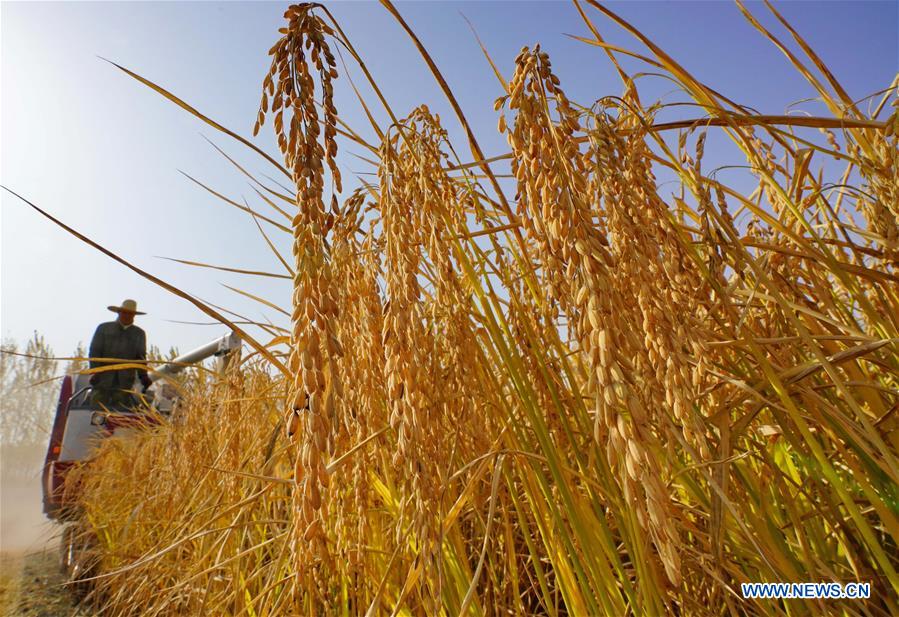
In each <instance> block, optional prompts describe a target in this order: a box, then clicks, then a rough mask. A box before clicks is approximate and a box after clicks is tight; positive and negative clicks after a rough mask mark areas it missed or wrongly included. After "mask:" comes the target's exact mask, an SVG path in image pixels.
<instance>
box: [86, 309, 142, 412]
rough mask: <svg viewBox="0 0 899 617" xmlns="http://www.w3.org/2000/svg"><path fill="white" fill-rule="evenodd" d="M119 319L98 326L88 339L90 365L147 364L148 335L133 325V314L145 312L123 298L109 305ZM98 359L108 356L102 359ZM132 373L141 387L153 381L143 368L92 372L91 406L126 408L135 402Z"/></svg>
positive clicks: (94, 366)
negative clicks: (119, 304) (118, 303)
mask: <svg viewBox="0 0 899 617" xmlns="http://www.w3.org/2000/svg"><path fill="white" fill-rule="evenodd" d="M107 308H108V309H109V310H110V311H112V312H113V313H118V315H119V318H118V319H116V320H115V321H108V322H106V323H101V324H100V325H99V326H97V331H96V332H94V338H93V339H91V348H90V352H89V353H90V368H100V367H103V366H109V365H114V364H141V365H143V366H144V367H146V360H147V335H146V334H145V333H144V331H143V330H141V329H140V328H138V327H137V326H135V325H134V316H135V315H146V313H142V312H141V311H138V310H137V302H135V301H134V300H125V301H124V302H122V305H121V306H108V307H107ZM99 358H108V359H109V360H107V361H103V360H99ZM135 376H136V377H137V378H138V379H140V382H141V384H143V386H144V390H146V389H147V388H149V387H150V384H151V383H152V382H151V381H150V377H149V375H147V369H146V368H121V369H117V370H109V371H103V372H100V373H93V374H92V375H91V378H90V383H91V386H93V392H92V394H91V406H92V407H94V408H98V409H99V408H101V407H106V408H107V409H127V408H131V407H133V406H134V405H135V403H136V398H135V397H134V394H133V389H134V379H135Z"/></svg>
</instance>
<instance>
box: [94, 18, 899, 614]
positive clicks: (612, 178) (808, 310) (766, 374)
mask: <svg viewBox="0 0 899 617" xmlns="http://www.w3.org/2000/svg"><path fill="white" fill-rule="evenodd" d="M382 4H383V5H384V7H385V8H386V10H388V11H390V12H391V13H392V14H393V15H394V16H395V17H396V19H397V21H398V24H399V26H400V27H402V28H403V29H405V30H406V31H407V32H408V34H409V35H410V36H411V37H412V38H413V40H414V42H415V43H416V45H417V47H418V49H419V50H420V51H421V53H422V57H423V61H425V62H426V63H427V64H428V65H429V67H430V68H431V70H432V71H433V73H434V76H435V78H436V79H437V81H438V83H439V84H440V86H441V88H442V89H443V90H444V92H445V94H446V96H447V97H448V98H449V100H450V102H451V105H452V107H453V109H454V110H455V111H456V113H457V117H456V118H454V119H452V120H451V121H452V122H457V121H458V122H461V124H462V125H463V127H464V128H465V133H466V135H467V139H468V143H467V144H452V143H450V140H449V138H448V135H447V131H446V124H445V123H446V122H447V119H445V118H438V117H437V116H436V115H435V114H433V113H431V111H430V110H429V108H428V107H427V106H426V105H424V104H422V105H421V106H419V107H417V108H415V109H412V110H406V111H404V112H403V113H398V112H395V110H393V109H391V108H390V106H389V102H388V94H389V93H383V92H382V91H381V90H380V88H378V86H377V83H376V82H375V81H374V79H373V78H372V76H371V74H370V72H369V71H368V69H367V68H366V67H365V65H364V64H363V62H362V59H361V58H360V57H359V55H358V54H357V53H356V51H355V49H354V47H353V45H352V42H351V41H350V40H349V39H348V38H347V36H346V35H345V33H344V32H343V31H342V30H341V28H340V25H339V24H338V23H336V22H335V21H334V19H333V17H332V16H331V14H330V13H329V11H328V10H327V8H326V7H324V6H321V5H318V4H299V5H294V6H291V7H290V8H289V10H288V11H287V12H286V13H285V15H284V17H285V24H284V27H283V28H282V29H281V30H280V31H279V38H277V40H276V41H275V44H274V46H273V47H272V49H271V51H270V55H271V57H272V63H271V69H270V71H269V72H268V73H267V74H266V75H265V76H264V79H263V86H262V97H261V103H260V109H259V114H258V117H257V118H256V126H255V131H260V130H267V129H266V127H267V126H268V125H269V124H271V125H273V128H274V131H275V134H276V137H277V142H278V145H279V149H280V157H281V159H282V160H283V163H281V162H278V161H277V160H276V158H275V157H274V156H273V155H271V154H267V153H262V152H261V151H259V150H258V149H257V151H258V152H260V154H264V155H265V157H266V158H267V160H268V161H269V163H270V164H271V165H272V166H273V168H274V169H275V170H276V173H281V174H283V175H284V177H285V178H288V179H289V182H290V189H291V190H290V193H289V194H287V193H285V192H284V191H283V190H281V189H279V188H278V187H276V186H274V185H271V184H267V183H265V182H260V185H261V186H265V192H264V193H263V192H262V191H260V195H261V196H262V197H263V198H264V201H265V202H267V204H268V205H269V206H271V209H272V212H273V213H272V214H271V216H272V217H275V218H274V219H268V220H273V221H274V222H275V223H276V224H277V226H278V227H277V229H280V230H281V231H283V233H286V234H287V236H288V237H289V242H290V246H292V253H293V254H292V256H288V257H287V258H285V257H284V256H282V255H281V254H280V253H278V252H277V248H276V246H277V243H275V242H269V245H270V246H271V247H272V249H273V251H275V253H276V254H277V257H278V259H279V261H280V263H281V264H282V266H283V269H284V271H283V276H285V277H286V278H288V279H289V280H290V284H291V285H292V289H293V303H292V305H291V306H286V307H278V308H280V309H282V310H283V311H285V312H286V314H287V315H288V316H289V326H288V327H284V328H281V327H278V326H274V325H271V324H258V325H259V326H260V328H261V329H262V330H263V331H266V332H268V333H269V336H270V340H261V339H260V340H257V339H256V338H252V337H249V338H250V343H251V346H252V347H253V348H254V349H255V352H254V353H253V354H251V355H250V356H249V357H248V358H246V359H245V360H244V362H243V363H242V364H241V365H240V366H239V367H232V368H231V369H230V370H229V371H228V373H227V374H226V375H224V376H223V377H222V378H220V379H218V380H210V379H200V378H197V379H196V380H195V383H193V384H192V387H189V388H186V391H187V394H186V398H185V400H184V401H183V403H182V417H183V418H189V421H178V420H177V419H176V420H175V421H173V422H171V423H169V424H167V425H164V426H162V427H159V428H156V429H152V430H149V431H147V432H145V433H144V434H142V435H141V436H140V437H138V438H135V439H132V440H128V441H124V440H111V441H109V442H107V443H104V444H103V446H102V447H101V449H100V451H99V452H98V455H97V457H96V459H95V460H94V461H93V463H92V464H90V465H88V466H86V467H85V468H84V469H82V470H81V474H80V481H81V483H82V486H83V491H84V493H83V499H82V505H83V519H82V526H83V528H84V529H85V530H86V532H90V533H94V534H96V537H97V555H96V557H97V560H98V565H97V570H96V572H97V578H96V579H95V580H94V581H93V582H94V591H93V593H92V601H93V602H94V603H95V606H96V607H97V609H98V610H101V611H102V614H104V615H131V614H134V613H136V612H139V613H140V614H142V615H234V616H238V615H240V616H250V617H261V616H263V615H270V616H274V615H501V614H503V615H534V614H540V615H664V614H672V615H807V614H825V613H826V614H843V615H878V616H880V615H883V616H886V615H896V614H899V574H897V568H899V548H897V540H899V485H897V479H899V464H897V455H899V414H897V409H899V347H897V343H899V284H897V283H899V272H897V266H899V225H897V220H899V150H897V137H896V134H897V129H899V116H897V112H896V107H897V103H896V101H897V98H896V88H897V85H899V82H897V81H895V80H894V81H893V83H891V84H884V88H885V89H884V90H883V92H881V93H879V94H878V95H876V96H875V97H874V98H872V99H870V100H869V101H867V102H869V103H870V105H867V107H868V108H869V110H868V112H867V113H865V112H864V108H865V107H866V105H864V104H862V103H861V102H859V101H854V100H852V99H851V98H850V97H849V95H848V94H847V93H846V92H845V91H844V89H843V88H842V87H841V86H840V84H839V82H838V81H837V78H836V76H834V75H832V74H831V73H830V72H829V71H828V70H827V68H826V67H825V66H824V64H823V63H822V62H821V60H820V59H819V57H818V56H817V55H816V54H815V52H814V51H813V50H812V49H811V48H810V47H809V46H808V45H807V44H806V43H805V42H804V41H803V39H802V38H801V37H800V35H799V34H798V33H797V32H796V31H795V30H793V29H792V28H791V27H790V26H789V24H787V22H786V21H784V20H783V19H782V18H781V16H780V15H779V14H778V13H777V11H776V9H775V8H774V7H772V6H768V7H767V8H768V10H770V11H771V12H772V14H773V15H774V16H775V17H776V18H777V19H778V20H779V21H780V22H781V24H782V25H783V26H784V27H785V28H786V29H787V31H788V32H789V33H790V35H791V36H792V37H793V39H794V43H795V45H797V46H798V47H799V48H800V49H801V50H802V53H803V54H804V56H802V57H800V56H798V55H795V54H793V53H791V52H789V51H788V46H787V45H786V44H785V42H784V41H781V40H780V39H779V38H778V37H777V35H776V34H774V33H773V32H771V31H768V30H766V29H765V28H764V27H763V26H762V25H761V23H760V22H759V21H758V20H757V18H756V17H755V16H754V15H753V13H752V12H751V11H750V10H749V9H748V8H746V7H744V6H743V5H742V4H738V6H739V8H740V10H741V11H742V12H743V14H744V15H745V17H746V19H747V20H749V22H750V23H752V24H753V25H754V26H755V27H756V28H758V29H759V30H760V32H761V34H762V35H763V36H764V37H766V38H768V39H770V41H771V42H773V43H774V44H775V45H777V46H779V47H780V48H781V49H783V50H784V51H785V53H787V56H788V59H789V61H790V62H791V63H793V65H795V67H796V70H797V71H799V72H800V73H801V74H802V75H803V76H804V77H805V78H806V79H807V80H808V82H809V84H810V85H811V86H812V87H813V88H814V89H815V91H816V93H817V96H818V97H819V98H820V100H821V101H823V102H824V104H825V105H826V106H827V108H828V109H829V111H830V113H831V114H832V115H831V116H830V117H806V116H783V117H781V116H760V115H758V114H756V113H754V112H752V111H751V110H749V109H747V108H745V107H743V106H741V105H740V104H738V103H736V102H733V101H731V100H729V99H727V98H726V97H724V96H723V95H722V94H720V93H718V92H717V91H715V90H714V89H713V88H712V87H711V86H708V85H706V84H703V83H701V82H700V81H698V80H697V79H695V78H694V77H693V76H692V75H691V74H690V73H689V72H688V70H687V68H685V67H683V66H681V65H680V64H678V63H677V62H676V60H674V59H673V58H671V57H669V56H668V55H667V54H666V53H665V52H664V51H663V50H661V49H659V48H658V47H657V46H656V45H655V44H654V43H653V42H652V41H651V40H648V39H647V38H646V37H644V36H643V35H642V34H641V33H640V32H639V31H638V30H637V29H636V28H634V27H633V26H631V25H630V24H628V23H626V22H625V21H624V20H622V19H621V18H620V17H619V16H617V15H616V14H615V13H613V12H612V11H611V10H609V9H608V8H606V7H604V6H602V5H599V4H597V3H595V2H594V1H593V0H585V1H584V2H580V1H576V2H575V6H576V8H577V10H578V11H579V12H580V15H581V16H582V18H583V20H584V23H585V25H586V26H587V28H588V30H589V31H590V32H591V33H592V37H591V38H585V39H583V40H584V43H585V44H590V45H593V46H595V47H596V48H597V51H598V52H600V53H605V54H607V56H608V58H609V59H610V60H611V62H612V63H613V65H614V66H615V67H616V70H617V72H618V74H619V75H620V77H621V79H622V92H621V94H620V95H618V96H606V97H602V98H600V99H598V100H596V101H581V102H576V101H572V100H570V99H569V98H568V97H567V96H566V94H565V84H564V83H561V81H560V79H559V78H558V77H557V76H556V74H555V73H554V71H553V66H552V63H551V59H550V58H549V56H548V55H547V54H546V53H545V52H544V51H542V50H541V48H540V47H539V46H534V47H524V48H522V50H521V52H520V53H519V54H518V56H517V57H516V58H515V59H514V61H513V63H512V64H511V65H504V63H503V62H502V61H498V62H497V61H494V59H491V58H489V57H488V58H487V60H489V61H490V62H491V64H493V65H494V66H495V67H497V77H498V79H499V81H500V83H501V85H502V88H503V91H504V94H503V96H501V97H500V98H499V99H497V100H496V103H495V106H494V107H495V112H496V115H497V121H498V125H497V130H498V131H499V132H500V133H501V134H502V135H503V136H504V137H505V138H506V140H507V142H508V147H509V149H508V151H507V152H505V153H500V154H499V155H497V156H491V157H488V156H487V155H486V154H485V153H484V152H483V151H482V150H481V147H480V145H479V144H478V141H477V138H476V136H475V135H474V134H473V132H472V131H471V129H470V128H469V125H468V123H467V121H466V118H465V116H464V114H463V112H462V110H461V108H460V107H459V105H458V104H457V103H456V101H455V98H454V97H453V94H452V92H451V90H450V88H449V86H448V85H447V83H446V81H445V80H444V79H443V77H442V76H441V74H440V72H439V69H438V67H437V66H436V64H435V63H434V61H433V60H432V59H431V58H430V56H428V54H427V52H426V51H425V48H424V45H423V44H422V43H421V42H420V41H419V40H418V38H417V37H415V35H414V33H413V32H412V31H411V29H410V28H409V27H408V25H407V24H406V22H405V21H404V20H403V18H402V15H401V14H400V12H399V10H398V9H397V8H396V7H395V6H393V5H392V4H391V2H390V1H389V0H382ZM599 18H603V19H605V20H607V22H608V23H610V24H612V25H613V26H615V27H620V28H622V29H624V30H625V31H627V32H629V33H630V34H631V35H633V37H634V39H635V43H636V44H639V46H640V47H641V48H642V51H629V50H624V49H621V48H619V47H616V46H613V45H610V44H607V43H606V42H605V39H604V38H603V37H602V35H601V34H600V29H599V26H598V23H599ZM603 23H606V22H603ZM607 25H608V24H607ZM338 49H339V50H342V52H343V53H344V56H345V57H346V58H347V61H348V63H349V64H350V66H353V67H354V68H355V69H358V70H359V71H360V72H361V74H362V75H363V76H364V78H365V80H367V82H368V84H367V85H368V88H369V89H370V90H371V92H373V93H374V95H373V96H372V97H368V98H365V97H363V96H362V95H361V94H360V98H359V100H360V103H361V104H362V105H364V106H365V107H366V110H368V109H375V108H383V112H384V114H385V115H386V116H388V117H389V118H390V119H391V120H390V123H389V125H383V126H382V125H380V124H379V123H378V122H377V121H376V120H375V117H376V115H377V114H368V118H370V119H371V125H372V126H371V128H372V129H373V133H374V134H376V135H377V137H378V139H377V141H376V142H375V143H370V142H368V141H366V140H365V139H363V138H362V137H360V134H359V133H358V132H357V131H356V130H354V129H353V128H352V127H350V126H348V125H347V124H346V123H345V122H344V121H343V119H342V117H341V115H340V111H339V110H338V109H336V107H335V103H334V96H333V94H334V90H335V88H340V87H350V86H349V84H344V83H342V82H343V80H342V79H341V74H340V72H339V71H338V69H337V67H338V63H337V59H336V58H335V53H336V50H338ZM625 55H627V56H633V57H636V58H639V59H640V60H642V62H643V63H644V64H645V65H646V66H647V70H651V71H653V72H655V73H662V74H664V75H666V76H667V77H668V78H669V79H670V80H672V81H673V82H674V83H676V84H677V86H678V88H679V89H680V90H681V91H682V93H683V95H684V96H685V97H687V99H686V100H687V101H688V102H689V103H690V106H689V107H688V108H689V109H693V110H694V111H695V116H692V117H688V118H687V119H685V120H683V121H676V122H664V123H663V122H660V121H657V119H656V118H657V116H658V115H659V114H660V113H661V112H662V111H663V110H665V109H666V106H665V104H663V103H659V102H654V103H645V102H644V101H643V100H642V99H641V97H640V93H639V88H638V86H639V83H640V81H639V79H638V78H637V76H635V75H631V74H628V73H627V72H626V71H625V70H624V68H622V66H621V64H620V63H619V62H618V59H619V58H620V57H622V56H625ZM504 71H508V72H509V73H510V74H511V78H510V79H508V80H506V79H505V78H504V77H503V76H502V75H503V72H504ZM132 75H133V76H135V77H136V78H138V79H141V80H142V81H144V83H147V84H148V85H150V86H151V87H153V88H154V89H156V90H157V91H159V92H161V93H162V94H164V95H165V96H167V97H168V98H170V99H171V100H173V101H175V102H176V103H178V104H180V105H182V106H183V107H185V108H187V109H188V110H190V111H192V112H193V113H195V114H196V115H198V117H200V118H201V119H203V120H205V121H207V122H209V123H210V124H212V125H213V126H215V127H217V128H219V129H221V130H223V131H224V132H226V133H227V134H229V135H231V136H234V137H237V135H236V134H235V133H232V132H231V131H228V130H227V129H224V128H223V127H220V126H219V125H217V124H216V123H215V122H214V121H212V120H211V119H209V118H207V117H206V116H203V115H201V114H200V113H199V112H197V111H196V110H193V108H191V107H190V106H189V105H187V103H185V102H183V101H181V100H180V99H177V97H176V96H175V95H174V94H171V93H169V92H167V91H165V90H164V89H163V88H162V87H160V86H157V85H155V84H151V83H149V82H147V81H146V80H144V79H143V78H140V77H139V76H136V75H134V74H133V73H132ZM354 88H355V86H354ZM357 92H358V90H357ZM710 135H714V136H716V137H719V136H724V137H726V138H727V139H729V140H730V142H731V143H732V144H733V145H734V147H735V148H736V149H737V151H738V152H739V153H740V155H741V156H742V159H739V160H731V161H720V160H715V161H713V162H711V163H709V162H707V161H705V159H704V149H705V143H706V139H707V136H710ZM239 139H240V140H241V141H242V142H243V143H244V144H246V145H250V146H251V147H253V148H255V146H252V144H251V142H249V141H248V140H246V139H244V138H239ZM348 146H349V147H353V148H356V149H361V150H363V151H365V152H366V153H367V157H368V158H369V159H370V163H371V165H372V171H373V172H374V176H373V178H374V179H373V181H372V182H364V183H362V184H361V185H359V186H358V187H357V188H355V190H352V191H349V193H348V194H344V193H343V192H342V186H341V185H342V178H341V170H340V168H339V167H338V165H337V163H336V158H335V157H336V155H337V152H338V148H346V147H348ZM469 152H470V153H471V155H470V156H469V154H468V153H469ZM459 153H465V154H464V155H463V156H460V154H459ZM711 165H714V167H715V168H712V167H710V166H711ZM723 165H739V166H742V168H743V169H745V170H746V171H747V173H748V174H749V175H751V177H752V179H753V183H754V187H752V188H751V189H750V190H748V191H747V190H745V186H744V187H742V188H740V187H735V186H729V185H728V184H727V183H726V181H725V180H726V178H728V177H729V176H728V175H727V174H719V173H717V168H719V167H721V166H723ZM663 177H664V178H666V179H669V180H673V182H672V181H667V185H666V187H665V188H662V187H661V186H660V184H661V181H660V178H663ZM672 186H674V188H672ZM235 205H238V206H239V207H246V208H247V210H248V211H249V212H250V213H251V214H252V216H253V218H254V221H256V223H257V224H259V222H260V221H261V220H262V219H261V218H260V217H261V216H262V215H261V214H259V213H257V211H256V209H253V208H251V207H250V206H249V205H245V206H241V205H240V204H235ZM259 229H260V231H262V229H263V228H262V227H261V226H260V228H259ZM279 233H280V232H279ZM266 240H268V237H266ZM260 300H262V301H264V299H260ZM206 310H207V312H209V313H210V314H215V315H218V316H221V312H218V311H214V310H213V309H212V308H210V307H208V306H207V307H206ZM228 323H231V322H228ZM247 336H248V335H247ZM754 581H787V582H789V581H797V582H798V581H812V582H817V581H836V582H851V581H861V582H870V583H871V598H870V599H869V600H865V601H859V600H782V601H775V600H745V599H743V598H742V596H741V595H740V591H739V590H740V584H741V583H745V582H754Z"/></svg>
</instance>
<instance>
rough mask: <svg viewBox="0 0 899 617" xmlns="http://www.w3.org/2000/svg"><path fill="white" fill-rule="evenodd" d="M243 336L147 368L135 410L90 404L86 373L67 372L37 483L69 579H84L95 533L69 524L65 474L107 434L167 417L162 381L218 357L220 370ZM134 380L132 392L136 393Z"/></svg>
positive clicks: (72, 512)
mask: <svg viewBox="0 0 899 617" xmlns="http://www.w3.org/2000/svg"><path fill="white" fill-rule="evenodd" d="M240 347H241V340H240V337H239V336H237V334H235V333H233V332H232V333H230V334H226V335H225V336H222V337H220V338H217V339H215V340H214V341H211V342H209V343H207V344H205V345H203V346H202V347H198V348H197V349H194V350H193V351H191V352H188V353H186V354H183V355H181V356H179V357H177V358H175V359H174V360H172V361H171V362H169V363H167V364H165V365H163V366H161V367H160V368H159V369H157V370H155V371H151V372H150V374H149V376H150V380H151V381H152V382H153V383H152V384H151V386H150V387H149V388H148V390H147V392H145V393H144V394H143V395H142V397H141V398H143V404H142V405H143V406H144V407H145V410H144V411H141V410H140V407H138V408H137V409H110V410H102V409H96V408H94V407H92V406H91V385H90V382H89V379H90V375H79V374H76V375H67V376H66V377H65V378H64V379H63V382H62V388H61V389H60V393H59V403H58V404H57V407H56V417H55V419H54V420H53V429H52V431H51V433H50V443H49V445H48V446H47V455H46V458H45V459H44V470H43V474H42V477H41V485H42V487H43V493H44V514H45V515H46V516H47V518H49V519H51V520H54V521H57V522H58V523H60V524H62V525H64V527H63V530H62V537H61V546H60V549H61V562H62V567H63V569H64V570H65V571H66V572H67V574H68V576H69V579H70V581H72V582H78V581H79V580H81V579H84V578H87V577H89V576H90V574H89V570H90V567H89V563H88V562H87V554H88V551H89V549H90V547H91V545H92V544H93V536H92V534H91V533H90V532H89V531H88V530H81V529H78V528H77V525H76V524H74V523H73V521H75V520H76V519H77V501H78V499H77V498H78V487H77V486H67V485H66V477H67V475H68V472H69V470H70V469H72V467H73V466H74V465H77V464H79V463H83V462H86V461H88V460H90V458H91V456H92V454H93V452H94V450H95V449H96V447H97V445H98V443H99V442H100V441H101V440H103V439H106V438H108V437H113V436H123V435H124V434H126V433H127V431H133V430H139V429H140V428H141V427H150V426H154V425H157V424H159V423H160V422H162V421H165V419H166V418H167V417H170V416H171V415H172V412H173V410H174V409H175V407H176V405H177V398H178V396H177V390H176V389H175V388H174V387H173V386H172V385H171V384H168V383H166V382H165V380H166V379H167V378H169V377H172V376H174V375H177V374H178V373H180V372H181V371H182V370H184V369H185V368H187V367H188V366H191V365H194V364H197V363H198V362H202V361H203V360H206V359H207V358H212V357H216V358H218V359H219V362H218V366H217V370H218V371H223V370H224V369H225V368H226V367H227V366H228V364H230V363H231V361H232V360H233V359H235V358H237V357H239V356H240V353H239V352H240ZM140 387H141V386H140V383H139V382H137V381H136V382H135V386H134V391H135V392H140Z"/></svg>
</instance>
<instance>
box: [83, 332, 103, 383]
mask: <svg viewBox="0 0 899 617" xmlns="http://www.w3.org/2000/svg"><path fill="white" fill-rule="evenodd" d="M105 340H106V337H105V336H104V335H103V325H102V324H100V325H99V326H97V329H96V330H94V336H93V338H92V339H91V346H90V351H88V352H87V355H88V356H89V364H88V367H89V368H97V367H100V366H103V365H104V364H105V363H104V362H99V361H97V360H95V359H94V358H105V357H106V346H105V345H104V342H105ZM99 377H100V374H99V373H94V374H93V375H91V378H90V383H91V385H96V383H97V379H99Z"/></svg>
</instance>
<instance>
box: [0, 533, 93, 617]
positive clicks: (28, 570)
mask: <svg viewBox="0 0 899 617" xmlns="http://www.w3.org/2000/svg"><path fill="white" fill-rule="evenodd" d="M64 583H65V577H64V576H63V573H62V569H61V568H60V567H59V555H58V552H57V550H56V549H55V548H54V549H44V550H41V551H36V552H4V553H0V615H2V616H4V617H89V615H90V614H91V613H90V611H88V610H86V609H83V608H80V607H78V606H77V605H76V604H75V602H74V598H73V596H72V593H71V592H70V591H69V589H68V588H67V587H66V586H65V584H64Z"/></svg>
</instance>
